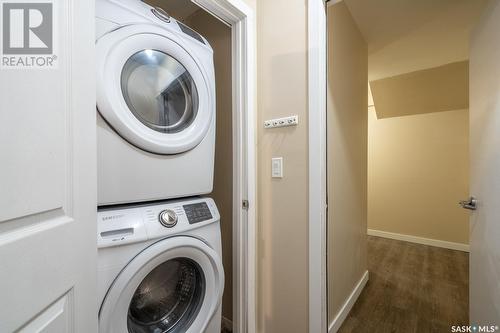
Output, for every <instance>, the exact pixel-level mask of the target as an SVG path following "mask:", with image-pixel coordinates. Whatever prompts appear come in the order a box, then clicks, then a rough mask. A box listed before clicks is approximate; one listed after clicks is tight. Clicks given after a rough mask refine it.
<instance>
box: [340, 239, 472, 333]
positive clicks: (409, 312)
mask: <svg viewBox="0 0 500 333" xmlns="http://www.w3.org/2000/svg"><path fill="white" fill-rule="evenodd" d="M368 269H369V272H370V279H369V281H368V283H367V285H366V287H365V289H364V290H363V292H362V293H361V295H360V297H359V299H358V301H357V302H356V304H355V305H354V307H353V309H352V311H351V313H350V314H349V316H348V317H347V318H346V320H345V321H344V324H343V325H342V327H341V328H340V330H339V332H341V333H348V332H356V333H362V332H370V333H375V332H380V333H389V332H395V333H399V332H404V333H410V332H418V333H430V332H439V333H441V332H450V331H451V325H468V321H469V314H468V313H469V291H468V290H469V255H468V253H465V252H460V251H453V250H447V249H441V248H437V247H432V246H425V245H419V244H413V243H407V242H401V241H396V240H391V239H386V238H380V237H372V236H369V237H368Z"/></svg>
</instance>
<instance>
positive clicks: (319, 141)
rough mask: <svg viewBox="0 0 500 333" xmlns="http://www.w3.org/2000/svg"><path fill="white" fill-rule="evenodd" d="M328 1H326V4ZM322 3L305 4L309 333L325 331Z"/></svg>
mask: <svg viewBox="0 0 500 333" xmlns="http://www.w3.org/2000/svg"><path fill="white" fill-rule="evenodd" d="M327 1H328V0H327ZM325 2H326V1H324V0H308V4H307V7H308V8H307V9H308V11H307V21H308V24H307V25H308V27H307V30H308V97H309V101H308V103H309V104H308V111H309V112H308V114H309V332H311V333H326V332H327V331H328V312H327V309H328V298H327V295H328V284H327V264H326V259H327V258H326V256H327V223H326V221H327V165H326V117H327V114H326V91H327V72H326V71H327V68H326V67H327V65H326V61H327V49H326V43H327V42H326V30H327V26H326V3H325Z"/></svg>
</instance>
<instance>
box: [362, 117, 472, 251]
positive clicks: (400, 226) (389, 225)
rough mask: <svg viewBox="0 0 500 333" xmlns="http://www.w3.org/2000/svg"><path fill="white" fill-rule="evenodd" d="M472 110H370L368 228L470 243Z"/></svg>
mask: <svg viewBox="0 0 500 333" xmlns="http://www.w3.org/2000/svg"><path fill="white" fill-rule="evenodd" d="M468 126H469V121H468V111H467V110H456V111H447V112H437V113H428V114H417V115H411V116H404V117H395V118H386V119H379V120H377V117H376V115H375V111H374V110H373V108H370V110H369V140H368V142H369V146H368V147H369V148H368V228H369V229H376V230H382V231H388V232H394V233H400V234H405V235H412V236H418V237H424V238H432V239H438V240H443V241H449V242H457V243H468V232H469V229H468V214H467V212H466V211H465V210H463V209H461V208H460V207H459V206H458V201H459V200H463V198H467V196H468V191H469V183H468V178H469V176H468V172H469V166H468V162H469V160H468V159H469V146H468V139H469V136H468Z"/></svg>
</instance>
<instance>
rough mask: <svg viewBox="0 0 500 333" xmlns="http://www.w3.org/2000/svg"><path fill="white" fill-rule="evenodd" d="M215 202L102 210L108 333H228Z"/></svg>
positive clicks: (103, 325) (102, 319)
mask: <svg viewBox="0 0 500 333" xmlns="http://www.w3.org/2000/svg"><path fill="white" fill-rule="evenodd" d="M219 219H220V217H219V213H218V211H217V208H216V206H215V203H214V202H213V201H212V200H211V199H204V198H203V199H199V198H197V199H192V200H187V201H186V200H185V201H175V202H163V203H158V204H155V205H142V206H141V205H136V206H127V207H121V208H120V207H119V208H113V209H109V208H108V209H104V210H100V211H99V212H98V247H99V250H98V284H99V306H100V311H99V332H100V333H124V332H129V333H149V332H151V333H166V332H168V333H171V332H183V333H220V327H221V299H222V292H223V289H224V271H223V267H222V262H221V238H220V227H219Z"/></svg>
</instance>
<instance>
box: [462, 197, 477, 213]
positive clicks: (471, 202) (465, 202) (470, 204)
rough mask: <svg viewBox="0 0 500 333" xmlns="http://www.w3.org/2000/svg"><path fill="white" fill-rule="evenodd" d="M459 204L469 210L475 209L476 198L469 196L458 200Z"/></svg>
mask: <svg viewBox="0 0 500 333" xmlns="http://www.w3.org/2000/svg"><path fill="white" fill-rule="evenodd" d="M459 204H460V206H462V208H465V209H469V210H476V209H477V199H476V198H474V197H470V198H469V200H462V201H460V202H459Z"/></svg>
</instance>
